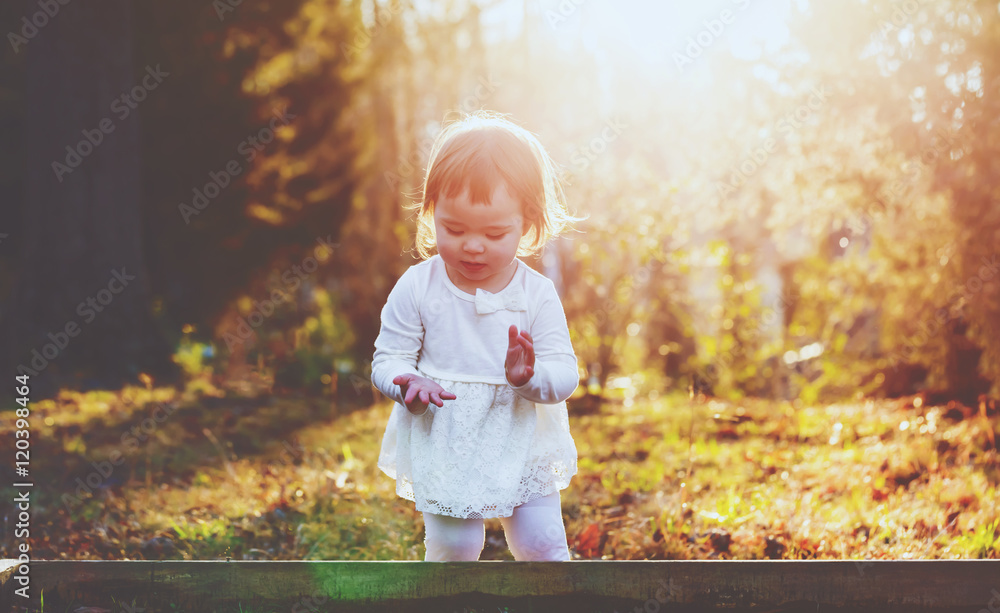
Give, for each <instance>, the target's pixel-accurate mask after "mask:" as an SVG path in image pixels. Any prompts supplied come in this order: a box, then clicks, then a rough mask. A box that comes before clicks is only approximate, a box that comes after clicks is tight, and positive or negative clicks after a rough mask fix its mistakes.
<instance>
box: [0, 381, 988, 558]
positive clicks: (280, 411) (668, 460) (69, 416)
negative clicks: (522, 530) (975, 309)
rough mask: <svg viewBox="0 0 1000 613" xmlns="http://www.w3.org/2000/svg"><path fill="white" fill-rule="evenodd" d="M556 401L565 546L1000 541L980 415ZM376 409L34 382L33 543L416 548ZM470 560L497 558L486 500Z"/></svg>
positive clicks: (117, 548) (870, 553)
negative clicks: (569, 464) (41, 396)
mask: <svg viewBox="0 0 1000 613" xmlns="http://www.w3.org/2000/svg"><path fill="white" fill-rule="evenodd" d="M164 404H165V405H166V406H170V407H172V411H171V412H170V413H169V415H168V416H167V417H166V418H165V419H163V420H162V421H159V422H157V421H151V416H152V415H153V414H154V412H153V411H154V408H155V407H157V406H161V405H164ZM570 407H571V415H572V416H571V429H572V432H573V435H574V438H575V440H576V442H577V447H578V451H579V472H578V474H577V475H576V476H575V477H574V478H573V482H572V484H571V486H570V487H569V488H568V489H567V490H564V491H563V492H562V499H563V513H564V518H565V522H566V528H567V536H568V539H569V542H570V546H571V551H572V552H573V555H574V557H576V558H583V559H590V558H603V559H618V560H632V559H706V558H710V559H761V558H769V557H771V558H785V559H806V558H810V559H812V558H838V559H847V558H850V559H864V558H896V559H906V558H997V557H1000V525H998V522H997V520H996V518H997V517H998V516H1000V513H998V509H997V500H998V496H997V483H998V480H1000V468H998V466H1000V463H998V461H997V452H996V450H995V449H993V448H992V447H991V443H990V441H989V433H988V429H992V430H993V431H994V433H995V432H996V431H997V429H998V424H1000V418H998V416H996V415H993V416H990V417H988V418H987V417H983V416H978V415H977V416H976V417H973V418H969V419H965V420H961V421H952V420H951V419H948V418H946V417H945V414H946V412H947V411H946V408H945V407H931V406H916V407H914V406H912V403H907V402H905V401H902V400H878V401H876V400H861V401H858V402H853V403H843V404H831V405H824V406H803V405H801V404H793V403H775V402H769V401H763V400H752V399H751V400H746V401H744V402H740V403H732V402H726V401H721V400H718V399H710V398H702V399H701V400H698V399H695V400H690V399H688V398H687V397H686V396H684V395H669V396H659V397H656V396H655V395H654V396H653V397H651V398H650V397H647V398H642V397H638V396H629V397H628V398H627V399H626V400H625V401H618V402H613V403H608V404H605V405H604V406H603V407H602V408H601V410H600V412H599V413H596V414H591V415H576V414H574V413H573V403H572V400H571V401H570ZM390 408H391V407H390V405H389V404H386V403H380V404H377V405H375V406H373V407H370V408H363V409H360V410H355V411H352V412H343V413H341V412H338V411H337V409H336V407H333V406H332V405H331V404H330V401H329V400H324V399H321V398H294V397H285V398H280V397H271V398H240V397H230V398H221V399H214V398H213V399H205V398H199V397H197V396H193V395H187V394H185V393H182V392H179V391H176V390H172V389H152V390H146V389H141V388H126V389H124V390H121V391H120V392H117V393H110V392H101V393H97V392H92V393H89V394H78V393H75V392H64V393H63V394H62V395H61V396H60V398H59V399H57V400H55V401H43V402H38V403H35V404H33V405H32V417H31V423H32V428H33V432H32V466H31V470H32V476H33V477H34V478H35V480H36V482H37V483H47V484H52V485H47V486H46V487H44V488H36V489H35V490H34V491H33V493H32V496H33V501H32V505H33V506H32V510H33V520H32V530H31V534H32V549H33V552H34V557H35V558H36V559H57V558H63V559H142V558H154V559H158V558H165V559H199V560H203V559H225V558H226V557H231V558H233V559H273V560H278V559H305V560H310V559H311V560H330V559H336V560H419V559H422V558H423V532H422V530H423V528H422V517H421V515H420V513H418V512H416V511H415V510H414V508H413V503H411V502H409V501H406V500H403V499H401V498H398V497H397V496H396V495H395V490H394V485H395V484H394V482H393V481H392V480H391V479H389V478H388V477H387V476H385V475H383V474H382V473H381V472H380V471H379V470H378V469H377V467H376V465H375V462H376V460H377V457H378V452H379V445H380V441H381V435H382V431H383V429H384V427H385V423H386V420H387V419H388V415H389V411H390ZM156 414H157V415H159V416H161V417H162V416H163V415H164V413H162V412H160V413H156ZM147 418H149V419H147ZM143 420H146V422H145V423H146V425H147V430H149V431H148V432H147V431H143V430H142V429H141V428H140V429H138V430H136V429H133V427H135V426H140V425H141V424H142V423H143ZM4 423H5V424H10V423H13V420H5V421H4ZM149 426H151V427H149ZM130 433H139V434H143V435H144V436H143V437H142V438H143V440H139V437H137V436H136V437H135V439H134V444H131V443H129V444H126V442H124V441H131V440H132V439H130V438H129V434H130ZM116 451H117V452H118V453H120V454H121V455H122V457H121V458H119V460H120V461H119V463H118V464H116V465H113V469H112V471H111V473H110V475H107V476H103V475H101V474H100V471H99V469H98V467H99V466H101V463H102V462H104V461H106V460H109V459H110V458H112V457H116V456H113V455H112V454H113V453H114V452H116ZM105 472H107V471H105ZM94 475H96V477H95V476H94ZM88 477H89V478H91V483H94V487H88V489H90V490H91V493H90V494H87V493H86V492H83V493H82V494H81V495H79V500H80V502H79V503H74V502H72V499H69V500H70V501H69V502H67V498H64V495H69V496H73V497H74V498H76V497H77V493H78V492H80V491H82V490H80V489H79V488H80V484H81V483H86V480H87V479H88ZM77 479H79V480H80V481H77ZM98 481H99V483H97V482H98ZM0 495H13V493H12V491H5V492H2V494H0ZM157 537H158V538H159V540H153V539H154V538H157ZM13 545H14V542H13V541H12V540H11V539H10V538H9V537H8V539H7V540H5V541H4V543H3V549H4V551H3V554H4V555H5V556H6V557H11V554H12V553H13ZM482 559H507V560H510V559H513V558H512V557H511V555H510V553H509V551H508V550H507V548H506V545H505V543H504V540H503V532H502V529H501V527H500V523H499V520H487V545H486V548H485V549H484V552H483V556H482Z"/></svg>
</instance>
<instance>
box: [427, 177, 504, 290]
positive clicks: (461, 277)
mask: <svg viewBox="0 0 1000 613" xmlns="http://www.w3.org/2000/svg"><path fill="white" fill-rule="evenodd" d="M467 196H468V191H466V192H465V193H463V194H461V195H459V196H457V197H455V198H447V197H442V198H441V199H440V200H438V201H437V202H436V203H435V204H434V231H435V233H436V235H437V249H438V253H439V254H441V259H442V260H444V263H445V267H446V268H447V270H448V276H449V278H451V281H452V283H454V284H455V285H456V286H457V287H459V288H460V289H462V290H464V291H467V292H469V293H470V294H474V293H475V292H476V289H477V288H482V289H484V290H486V291H489V292H498V291H500V290H501V289H503V288H504V287H505V286H506V285H507V283H508V281H510V274H511V273H512V272H513V266H514V257H515V256H516V255H517V246H518V243H519V242H520V241H521V236H522V234H523V228H524V220H523V218H522V217H521V204H520V202H518V200H517V199H516V198H513V197H512V196H511V195H510V194H509V193H508V192H507V188H506V186H504V185H503V184H502V183H501V184H500V185H499V186H497V188H496V190H495V191H494V192H493V198H492V199H491V200H490V204H472V203H470V202H469V200H468V197H467Z"/></svg>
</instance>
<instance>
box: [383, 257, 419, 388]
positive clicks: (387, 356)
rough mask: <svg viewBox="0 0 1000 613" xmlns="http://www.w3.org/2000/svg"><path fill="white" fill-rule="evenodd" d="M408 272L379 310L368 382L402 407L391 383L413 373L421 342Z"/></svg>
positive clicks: (415, 369) (415, 368) (414, 298)
mask: <svg viewBox="0 0 1000 613" xmlns="http://www.w3.org/2000/svg"><path fill="white" fill-rule="evenodd" d="M412 271H413V268H412V267H411V268H410V269H408V270H407V271H406V272H404V273H403V275H402V276H401V277H400V278H399V280H398V281H397V282H396V285H395V287H393V288H392V291H391V292H389V298H388V300H387V301H386V303H385V306H384V307H382V327H381V329H380V330H379V335H378V338H376V339H375V355H374V357H373V358H372V383H373V384H374V385H375V387H376V388H377V389H378V390H379V391H380V392H382V393H383V394H385V395H386V396H388V397H389V398H392V399H393V400H395V401H396V402H398V403H399V404H401V405H403V406H406V404H405V403H404V402H403V394H402V388H400V387H399V386H398V385H396V384H395V383H393V382H392V380H393V379H395V378H396V377H397V376H398V375H405V374H408V373H416V372H417V359H418V357H419V355H420V348H421V346H422V345H423V340H424V327H423V324H422V323H421V321H420V313H419V311H418V309H417V301H416V296H415V292H414V291H413V290H414V288H413V285H412V283H411V282H412V281H413V276H414V275H413V272H412Z"/></svg>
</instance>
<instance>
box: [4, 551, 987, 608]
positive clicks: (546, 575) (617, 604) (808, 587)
mask: <svg viewBox="0 0 1000 613" xmlns="http://www.w3.org/2000/svg"><path fill="white" fill-rule="evenodd" d="M26 567H27V568H28V572H27V576H28V577H29V580H30V610H31V611H37V610H38V604H39V594H40V593H41V591H42V590H43V589H44V591H45V611H60V612H61V611H65V610H70V611H72V610H74V609H75V608H77V607H80V606H89V607H101V608H105V609H108V610H110V611H113V613H119V612H120V611H127V610H129V607H132V606H134V607H136V608H135V609H134V610H135V611H136V612H139V611H140V610H141V611H142V612H143V613H156V612H159V611H171V612H181V611H184V612H202V611H204V612H206V613H209V612H213V611H215V612H218V613H223V612H228V611H233V612H235V611H239V610H241V608H242V610H243V611H248V610H249V611H252V612H254V613H264V612H268V611H279V612H282V613H285V612H288V613H304V612H306V611H317V610H318V611H385V612H389V611H391V612H393V613H400V612H408V611H420V612H424V611H435V612H441V613H453V612H462V613H464V612H466V611H471V610H475V611H477V612H478V611H497V610H499V611H504V610H505V607H506V611H508V612H509V613H523V612H538V613H541V612H545V613H560V612H562V611H567V612H569V611H572V612H573V613H596V612H607V613H612V612H614V611H617V612H618V613H626V612H628V613H632V612H633V611H646V612H648V613H655V612H656V611H704V610H715V609H725V610H727V611H757V612H761V611H804V612H805V611H809V612H813V611H817V610H820V611H826V610H838V611H873V612H874V611H879V612H894V611H898V612H902V611H907V612H915V611H936V612H945V611H947V612H953V611H954V612H958V611H962V612H965V613H977V612H981V611H984V610H985V611H987V612H989V613H994V612H1000V560H879V561H860V560H859V561H854V560H808V561H795V560H753V561H735V560H733V561H730V560H725V561H705V560H697V561H687V560H684V561H680V560H678V561H582V562H506V561H490V562H341V561H273V562H272V561H231V562H226V561H214V560H205V561H180V560H178V561H102V560H81V561H73V560H59V561H45V560H38V561H32V562H31V563H30V564H29V565H27V566H26ZM19 576H23V574H22V573H21V572H20V565H18V564H17V562H16V561H12V560H4V561H3V564H2V565H0V587H2V604H3V605H4V606H3V608H2V610H4V611H7V610H11V611H19V610H24V609H22V608H20V607H24V606H25V605H27V604H28V602H29V601H26V600H25V599H24V598H23V597H21V596H18V595H16V594H15V590H16V589H18V588H19V587H21V584H20V583H19V581H18V577H19ZM115 603H119V604H117V605H116V604H115ZM120 603H126V604H127V605H128V606H127V607H124V608H123V607H122V605H121V604H120ZM171 605H173V606H171ZM139 607H142V609H139Z"/></svg>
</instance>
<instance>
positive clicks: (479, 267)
mask: <svg viewBox="0 0 1000 613" xmlns="http://www.w3.org/2000/svg"><path fill="white" fill-rule="evenodd" d="M462 266H464V267H465V269H466V270H468V271H469V272H479V271H480V270H482V269H484V268H486V264H473V263H471V262H462Z"/></svg>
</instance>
